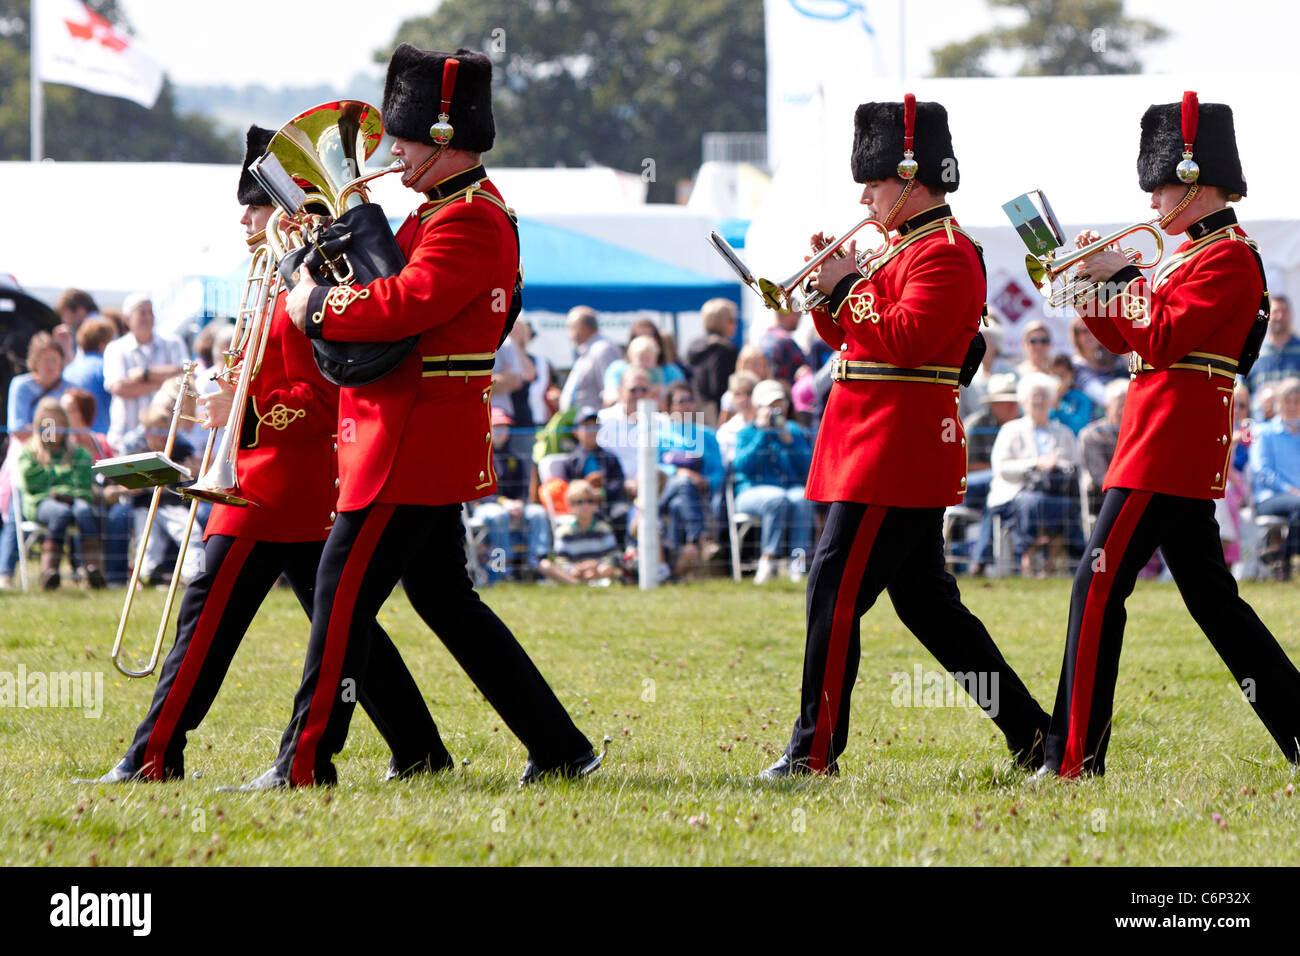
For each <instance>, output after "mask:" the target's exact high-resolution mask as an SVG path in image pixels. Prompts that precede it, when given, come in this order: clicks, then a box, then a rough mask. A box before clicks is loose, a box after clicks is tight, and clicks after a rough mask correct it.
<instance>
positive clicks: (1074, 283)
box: [1025, 218, 1165, 308]
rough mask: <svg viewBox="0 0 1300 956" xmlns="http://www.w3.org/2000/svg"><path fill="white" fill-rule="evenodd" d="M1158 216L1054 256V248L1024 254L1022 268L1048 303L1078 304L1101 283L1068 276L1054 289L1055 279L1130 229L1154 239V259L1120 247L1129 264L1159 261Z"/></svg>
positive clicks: (1146, 265) (1162, 250) (1130, 232)
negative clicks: (1061, 254)
mask: <svg viewBox="0 0 1300 956" xmlns="http://www.w3.org/2000/svg"><path fill="white" fill-rule="evenodd" d="M1159 222H1160V220H1159V219H1158V218H1156V219H1152V220H1151V221H1150V222H1139V223H1136V224H1135V225H1132V226H1128V227H1127V228H1124V229H1121V230H1119V231H1118V232H1115V233H1112V234H1111V235H1109V236H1106V237H1104V238H1102V239H1098V240H1097V241H1096V242H1094V243H1091V244H1090V245H1087V246H1084V247H1083V248H1082V249H1076V250H1074V251H1073V252H1069V253H1066V254H1065V255H1063V256H1059V257H1058V256H1057V255H1056V250H1053V251H1052V252H1049V253H1047V255H1045V256H1036V255H1034V254H1033V253H1030V254H1029V255H1027V256H1025V271H1027V272H1028V273H1029V279H1030V281H1031V282H1033V283H1034V285H1035V286H1036V287H1037V288H1038V291H1039V292H1041V293H1042V294H1043V295H1044V296H1045V297H1046V298H1047V302H1048V304H1049V305H1051V306H1053V307H1054V308H1060V307H1062V306H1064V305H1065V304H1066V303H1067V302H1073V303H1074V304H1075V305H1082V304H1083V303H1084V302H1086V301H1087V300H1088V299H1090V298H1092V297H1093V296H1095V295H1096V294H1097V290H1098V289H1099V288H1100V287H1101V283H1100V282H1093V281H1091V280H1088V279H1083V278H1079V277H1077V276H1076V277H1075V278H1068V277H1067V280H1066V281H1065V283H1064V284H1063V285H1062V286H1061V287H1060V288H1059V289H1058V288H1056V287H1055V283H1056V280H1057V279H1058V278H1061V277H1062V276H1067V274H1068V273H1069V272H1070V270H1072V269H1074V268H1075V267H1076V266H1078V265H1079V263H1081V262H1083V261H1084V260H1085V259H1087V258H1088V257H1089V256H1091V255H1095V254H1096V253H1098V252H1100V251H1101V250H1102V249H1105V248H1106V247H1107V246H1109V245H1112V244H1114V243H1118V242H1119V241H1120V240H1121V239H1123V238H1124V237H1125V236H1130V235H1133V234H1134V233H1140V232H1148V233H1150V234H1151V236H1152V238H1154V239H1155V242H1156V255H1155V258H1154V259H1150V260H1148V259H1146V258H1145V257H1144V256H1143V254H1142V252H1141V251H1140V250H1137V249H1124V250H1123V254H1124V257H1125V258H1126V259H1128V261H1129V263H1130V264H1131V265H1134V266H1136V267H1137V268H1139V269H1153V268H1155V267H1156V266H1158V265H1159V264H1160V260H1161V259H1162V258H1164V254H1165V240H1164V237H1163V236H1162V235H1161V234H1160V230H1159V228H1157V224H1158V223H1159Z"/></svg>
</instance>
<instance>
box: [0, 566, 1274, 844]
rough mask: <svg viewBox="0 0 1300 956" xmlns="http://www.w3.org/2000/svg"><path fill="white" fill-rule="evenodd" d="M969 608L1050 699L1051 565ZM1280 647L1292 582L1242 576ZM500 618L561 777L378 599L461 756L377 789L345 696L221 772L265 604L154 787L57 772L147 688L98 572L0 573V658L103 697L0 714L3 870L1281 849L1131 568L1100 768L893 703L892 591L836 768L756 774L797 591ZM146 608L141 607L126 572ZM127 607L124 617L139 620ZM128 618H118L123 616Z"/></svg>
mask: <svg viewBox="0 0 1300 956" xmlns="http://www.w3.org/2000/svg"><path fill="white" fill-rule="evenodd" d="M963 584H964V585H965V593H964V597H965V599H966V602H967V604H968V605H969V606H970V607H971V608H972V609H973V610H974V611H975V612H976V613H977V614H979V615H980V616H981V617H982V618H983V620H984V621H985V623H986V624H987V625H988V627H989V629H990V631H991V632H992V633H993V635H994V638H995V639H996V640H997V641H998V643H999V645H1000V646H1001V647H1002V649H1003V652H1004V653H1005V655H1006V656H1007V658H1008V660H1009V661H1010V662H1011V664H1012V665H1013V666H1014V667H1015V668H1016V669H1017V670H1018V671H1019V672H1020V674H1021V676H1022V677H1023V678H1024V679H1025V682H1026V683H1027V684H1028V685H1029V688H1030V690H1031V691H1033V693H1034V694H1035V696H1037V697H1038V698H1039V700H1040V702H1041V703H1043V704H1044V706H1045V707H1048V708H1049V709H1050V702H1051V700H1052V699H1053V697H1054V694H1055V691H1056V681H1057V675H1058V671H1059V667H1060V659H1061V652H1062V643H1063V640H1064V631H1065V617H1066V609H1067V603H1068V599H1069V584H1068V581H1065V580H1060V579H1058V580H1051V581H1026V582H1021V581H997V582H987V583H985V582H969V581H966V582H963ZM1243 593H1244V594H1245V596H1246V598H1247V600H1249V601H1250V602H1251V603H1252V604H1253V605H1254V606H1255V608H1256V609H1257V611H1258V612H1259V614H1260V616H1261V617H1262V618H1263V619H1264V621H1265V622H1266V623H1268V624H1269V625H1270V626H1271V627H1272V628H1273V629H1274V632H1275V633H1276V634H1277V635H1278V638H1279V640H1280V641H1281V642H1282V643H1283V646H1284V647H1285V648H1286V649H1287V651H1288V653H1289V654H1290V655H1291V657H1292V659H1300V630H1298V628H1297V621H1300V589H1296V588H1294V587H1286V586H1277V585H1267V584H1259V585H1246V586H1244V588H1243ZM486 597H487V600H488V601H489V603H490V604H492V606H493V607H494V608H495V609H496V610H497V611H498V613H499V614H501V616H502V617H503V618H504V619H505V620H506V621H507V622H508V623H510V624H511V625H512V626H513V627H514V629H515V631H516V634H517V635H518V636H519V638H520V640H521V641H522V643H523V644H524V645H525V647H527V648H528V650H529V651H530V653H532V655H533V656H534V658H535V659H536V660H537V661H538V663H539V665H540V666H541V668H542V671H543V673H545V674H546V675H547V677H548V678H549V679H550V681H551V683H552V684H553V686H554V687H555V689H556V691H557V693H558V694H559V696H560V698H561V700H562V701H563V702H564V703H565V705H566V706H567V707H568V708H569V710H570V712H571V713H572V714H573V715H574V717H575V719H576V720H577V722H578V724H579V726H580V727H582V728H583V730H584V731H586V732H587V734H588V736H590V737H591V738H592V739H593V740H598V739H599V738H600V736H601V735H603V734H606V733H608V734H610V735H611V736H612V737H613V738H614V742H613V744H612V745H611V748H610V753H609V757H608V759H607V761H606V764H605V767H604V768H603V769H602V770H601V771H600V772H599V773H598V774H596V775H595V776H593V777H591V778H589V779H588V780H586V781H582V782H578V783H568V782H561V783H551V784H546V785H543V786H538V787H534V788H531V789H528V790H525V791H518V790H517V789H516V786H515V780H516V778H517V776H518V774H519V772H520V770H521V769H522V767H523V764H524V761H525V754H524V752H523V750H522V748H521V747H520V746H519V744H518V743H517V741H515V739H514V738H513V737H512V736H511V735H509V734H508V733H507V732H506V730H505V728H504V727H503V726H502V725H501V723H500V721H499V719H498V718H497V717H496V715H495V714H494V713H493V712H492V710H491V709H490V708H489V707H488V706H487V705H486V704H485V703H484V702H483V701H482V699H481V698H480V697H479V696H478V695H477V693H476V692H475V690H474V688H473V686H472V685H471V684H470V683H469V681H468V680H467V679H466V678H465V677H464V675H463V674H462V673H461V672H460V670H459V669H458V668H457V667H456V665H455V664H454V662H453V661H452V660H451V659H450V657H449V656H448V654H447V653H446V652H445V650H444V649H443V648H442V646H441V644H440V643H438V641H437V640H436V639H435V638H434V637H433V636H432V635H431V634H430V633H429V632H428V631H427V630H425V628H424V627H423V625H422V624H421V623H420V622H419V620H418V619H417V618H416V617H415V615H414V614H413V613H412V612H411V610H410V608H409V607H408V605H407V604H406V602H405V599H404V598H400V597H399V598H397V599H394V600H393V601H390V603H389V605H388V606H387V607H386V608H385V610H384V612H383V623H384V625H385V627H386V628H387V629H388V630H389V632H390V633H391V634H392V635H393V638H394V640H395V641H396V642H397V644H398V646H399V647H400V648H401V649H402V651H403V654H404V655H405V657H406V659H407V661H408V663H409V664H410V666H411V669H412V671H413V672H414V673H415V676H416V679H417V680H418V681H419V684H420V686H421V688H422V689H423V690H424V692H425V695H426V697H427V699H428V700H429V702H430V707H431V709H432V711H433V714H434V716H435V718H436V719H437V720H438V723H439V726H440V728H441V729H442V731H443V734H444V737H445V739H446V741H447V744H448V746H449V748H450V749H451V751H452V753H453V754H454V755H455V756H456V758H457V759H461V758H464V759H467V760H468V761H469V763H468V764H467V765H465V766H462V767H460V768H458V769H457V770H456V771H455V772H454V774H452V775H450V776H444V777H443V778H440V779H437V780H428V779H425V780H418V781H414V782H410V783H399V784H391V783H389V784H385V783H383V782H382V781H381V777H382V774H383V772H384V770H385V768H386V766H387V760H388V754H387V751H386V748H385V747H384V745H383V743H382V741H381V740H380V738H379V736H378V735H377V734H376V732H375V730H374V728H373V726H371V725H370V723H369V721H368V720H367V719H366V718H365V716H364V715H363V714H362V712H361V710H360V709H358V711H357V715H356V719H355V720H354V721H353V725H352V726H353V730H352V735H351V737H350V739H349V741H348V745H347V747H346V749H345V750H344V751H343V753H342V754H341V755H340V757H339V759H338V769H339V777H340V785H339V786H338V787H336V788H333V789H320V790H314V791H293V792H288V793H271V794H254V795H241V794H218V793H216V792H215V789H214V788H215V787H216V786H217V785H219V784H224V783H232V782H236V781H239V780H240V779H242V778H244V777H248V778H251V777H252V776H254V775H256V774H257V773H260V772H261V771H262V770H264V769H265V768H266V767H267V766H268V765H269V763H270V760H271V758H272V757H273V755H274V753H275V749H276V743H277V741H278V739H279V735H280V733H281V731H282V729H283V725H284V722H285V721H286V720H287V718H288V714H289V704H290V700H291V697H292V694H293V691H294V689H295V688H296V686H297V682H298V678H299V676H300V673H301V667H302V655H303V649H304V646H305V641H306V628H305V621H304V618H303V616H302V613H301V611H300V610H299V609H298V607H297V605H296V603H295V602H294V601H293V599H292V597H291V595H290V594H289V593H288V592H287V591H277V592H276V593H275V594H273V595H272V598H271V600H270V602H269V603H268V605H267V606H266V607H265V608H264V609H263V613H262V615H261V616H260V617H259V618H258V620H257V622H256V624H255V626H254V629H253V631H252V632H251V633H250V634H249V635H248V637H247V639H246V640H245V642H244V646H243V647H242V648H241V650H240V653H239V655H238V656H237V657H236V659H235V665H234V668H233V669H232V672H231V674H230V676H229V678H228V679H227V683H226V686H225V688H224V689H223V692H222V695H221V696H220V697H219V698H218V700H217V703H216V706H215V707H214V708H213V711H212V713H211V714H210V715H209V716H208V719H207V721H206V722H205V723H204V725H203V726H202V727H201V728H199V730H198V731H197V732H196V733H194V734H193V735H191V738H190V745H189V748H188V751H187V760H188V763H187V770H188V772H189V773H190V774H192V775H193V774H196V773H197V774H198V775H199V776H198V778H197V779H188V780H186V781H185V782H183V783H179V784H165V785H160V784H151V785H134V786H127V787H95V786H85V785H76V784H73V783H72V782H71V778H73V777H75V776H81V775H98V774H100V773H102V772H104V771H105V770H107V769H108V768H109V767H111V766H112V765H113V763H115V762H116V760H117V759H118V758H119V756H120V755H121V753H122V751H123V750H124V748H125V743H126V741H127V740H128V739H129V737H130V735H131V733H132V731H133V730H134V728H135V725H136V723H137V721H138V720H139V719H140V718H141V717H142V716H143V714H144V712H145V709H146V707H147V704H148V701H149V697H150V695H151V693H152V691H153V686H154V682H153V680H152V679H147V680H144V681H127V680H125V679H124V678H121V677H120V676H119V675H117V673H116V671H114V670H113V668H112V666H111V664H110V663H109V662H108V660H107V649H108V646H109V644H110V642H111V637H112V632H113V628H114V626H115V624H116V620H117V615H118V610H119V603H120V600H121V592H120V591H119V592H108V593H102V592H101V593H81V592H75V591H74V592H65V593H60V594H55V595H15V594H4V595H0V674H11V675H12V674H16V673H17V672H18V670H19V668H20V666H21V667H23V668H25V670H26V672H27V673H28V674H32V673H34V672H52V671H57V672H64V671H93V672H101V673H102V674H103V675H104V677H103V686H104V698H105V699H104V702H103V708H102V715H101V716H99V717H97V718H91V717H87V716H85V715H84V714H83V712H82V711H80V710H76V709H70V708H53V707H44V708H30V707H29V708H25V709H20V708H16V707H12V706H5V707H0V736H2V739H3V744H0V801H2V803H3V811H0V862H2V863H3V864H5V865H12V864H62V865H86V864H99V865H125V864H143V865H151V864H204V863H207V864H333V863H341V864H352V865H358V864H361V865H365V864H408V863H438V864H457V863H471V864H478V863H487V864H521V863H522V864H554V863H559V864H800V865H817V864H904V865H911V864H921V865H929V864H973V863H975V864H978V863H993V864H1069V865H1095V864H1102V865H1110V864H1118V865H1137V864H1148V865H1150V864H1154V865H1161V864H1185V865H1235V864H1245V865H1264V864H1294V863H1296V862H1297V860H1298V858H1300V851H1297V842H1296V833H1297V832H1300V795H1297V796H1292V793H1293V789H1294V788H1300V778H1297V777H1295V776H1293V774H1292V768H1291V766H1290V765H1289V764H1287V763H1286V762H1285V761H1284V760H1283V758H1282V756H1281V754H1280V752H1279V751H1278V750H1277V748H1276V747H1275V745H1274V744H1273V741H1272V739H1271V738H1270V737H1269V736H1268V735H1267V733H1266V732H1265V731H1264V729H1263V727H1262V726H1261V725H1260V724H1259V722H1258V721H1257V720H1256V719H1255V717H1254V714H1253V712H1252V711H1251V709H1250V707H1249V706H1248V704H1247V703H1246V702H1245V700H1244V699H1243V697H1242V694H1241V692H1240V691H1239V690H1238V689H1237V688H1236V687H1235V685H1234V684H1233V682H1232V678H1231V677H1230V675H1229V674H1228V672H1227V670H1226V669H1225V668H1224V667H1223V665H1222V664H1221V663H1220V661H1219V660H1218V658H1217V657H1216V656H1215V655H1214V652H1213V651H1212V650H1211V649H1210V647H1209V644H1208V642H1206V641H1205V640H1204V638H1203V637H1202V635H1201V634H1200V632H1199V631H1198V630H1197V628H1196V626H1195V625H1194V624H1193V623H1192V621H1191V619H1190V618H1189V617H1188V615H1187V613H1186V612H1185V610H1184V609H1183V607H1182V603H1181V601H1180V599H1179V597H1178V594H1177V591H1176V590H1175V589H1174V588H1173V586H1172V585H1162V584H1152V583H1147V582H1143V583H1141V584H1140V585H1139V589H1138V592H1137V594H1136V595H1135V596H1134V598H1133V599H1132V600H1131V601H1130V604H1129V628H1128V634H1127V646H1126V648H1125V652H1124V658H1123V660H1122V662H1121V669H1120V684H1119V687H1118V690H1117V694H1116V719H1115V729H1114V732H1113V735H1112V741H1111V748H1110V754H1109V759H1108V762H1107V764H1108V766H1107V771H1108V773H1107V776H1106V777H1105V778H1103V779H1092V780H1085V781H1083V782H1079V783H1062V782H1053V783H1051V784H1049V785H1047V786H1045V787H1042V788H1040V789H1038V790H1031V789H1029V788H1027V787H1026V786H1025V783H1024V781H1025V779H1026V778H1025V776H1024V774H1023V773H1022V772H1019V771H1017V770H1015V769H1014V768H1013V766H1012V765H1011V762H1010V760H1009V759H1008V757H1007V755H1006V751H1005V749H1004V747H1003V745H1002V740H1001V736H1000V735H999V734H998V733H997V732H996V729H995V728H994V726H993V725H992V723H991V722H989V721H987V719H986V718H985V717H984V716H983V715H982V714H981V713H980V712H979V711H978V710H976V709H973V708H971V707H940V706H921V707H903V706H895V702H894V700H893V698H895V697H896V696H897V695H896V693H895V691H896V685H895V682H894V681H892V680H891V676H890V675H891V674H892V673H905V674H911V673H913V671H914V668H915V667H916V666H917V665H920V666H921V667H923V668H925V669H926V670H933V669H935V666H936V665H935V663H934V661H933V660H932V659H931V658H929V656H928V655H927V654H926V653H925V652H924V651H923V650H922V649H921V647H920V645H919V644H918V643H917V642H916V641H915V639H914V638H912V637H911V635H910V634H909V633H907V632H906V631H905V630H904V629H903V628H902V626H901V625H900V624H899V623H898V620H897V618H896V617H895V616H894V613H893V611H892V609H891V608H889V606H888V604H887V603H885V604H880V605H877V607H876V608H874V609H873V610H872V611H871V612H870V613H869V614H868V615H867V617H866V618H865V619H864V622H863V663H862V667H861V669H860V671H859V679H858V685H857V689H856V691H855V694H854V698H853V724H852V728H851V731H850V734H851V736H850V744H849V749H848V751H847V752H846V754H845V756H844V758H843V760H842V769H843V771H844V773H843V775H842V776H840V777H839V778H832V779H807V778H803V779H796V780H792V781H788V782H785V783H782V784H777V785H771V784H768V785H763V784H759V783H756V782H754V780H753V776H754V774H755V773H756V772H757V771H758V770H760V769H761V768H762V767H764V766H765V765H766V764H767V763H769V762H770V761H771V760H772V759H774V757H775V756H776V755H777V754H778V753H779V752H780V750H781V748H782V747H783V746H784V743H785V741H786V739H787V736H788V734H789V730H790V725H791V721H792V719H793V717H794V713H795V710H796V708H797V704H798V693H799V674H800V666H801V661H802V652H803V627H802V608H803V593H802V590H800V589H798V588H796V587H795V586H793V585H789V584H785V583H783V584H781V585H777V586H775V587H769V588H767V589H763V590H759V589H756V588H754V587H753V586H752V585H751V584H749V583H745V584H743V585H735V584H732V583H731V582H723V581H716V582H706V583H698V584H692V585H687V586H675V587H668V588H664V589H661V590H659V591H656V592H651V593H648V594H643V593H641V592H638V591H636V590H633V589H628V588H621V587H616V588H609V589H599V590H597V589H568V590H562V589H556V588H535V587H534V588H525V587H512V586H506V587H501V588H497V589H495V590H492V591H490V592H487V595H486ZM145 602H146V604H152V605H153V606H159V605H160V604H161V596H160V595H156V594H153V593H150V594H148V595H146V596H145ZM145 617H146V615H145V614H143V613H142V614H141V615H140V617H139V618H138V620H140V621H141V622H143V621H144V620H145ZM142 629H143V626H142Z"/></svg>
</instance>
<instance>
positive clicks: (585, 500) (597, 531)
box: [540, 478, 623, 584]
mask: <svg viewBox="0 0 1300 956" xmlns="http://www.w3.org/2000/svg"><path fill="white" fill-rule="evenodd" d="M564 500H565V504H567V505H568V506H569V514H567V515H564V516H563V517H561V518H559V519H558V520H557V521H556V525H555V557H554V558H542V560H541V563H540V568H541V572H542V574H543V575H545V576H546V577H547V578H548V579H549V580H551V581H559V582H561V583H563V584H584V583H585V584H596V583H598V582H601V581H611V580H613V579H615V578H618V577H621V576H622V573H623V572H622V569H621V567H620V565H619V560H618V559H619V548H618V541H617V539H615V537H614V529H613V528H611V527H610V526H609V523H608V522H606V521H604V520H602V519H601V518H600V516H599V515H598V514H597V509H598V508H599V507H600V506H601V504H602V503H603V502H602V499H601V497H600V493H599V491H598V490H597V489H596V488H595V486H593V485H592V484H590V483H589V482H586V481H583V480H582V479H581V478H578V479H575V480H574V481H571V482H569V487H568V488H567V489H566V490H565V492H564Z"/></svg>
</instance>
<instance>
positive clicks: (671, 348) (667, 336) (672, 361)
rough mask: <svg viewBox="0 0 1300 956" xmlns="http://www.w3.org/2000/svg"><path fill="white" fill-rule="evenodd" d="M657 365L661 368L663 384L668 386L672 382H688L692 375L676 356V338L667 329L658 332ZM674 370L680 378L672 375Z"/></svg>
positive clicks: (689, 369)
mask: <svg viewBox="0 0 1300 956" xmlns="http://www.w3.org/2000/svg"><path fill="white" fill-rule="evenodd" d="M659 364H660V365H661V366H662V367H663V370H664V382H665V383H666V384H668V385H671V384H673V383H674V382H689V381H690V380H691V375H693V374H694V372H693V371H692V369H691V367H690V366H689V365H687V364H686V363H685V362H683V361H682V359H681V356H679V355H678V354H677V336H675V335H673V333H672V332H670V331H669V330H668V329H660V330H659ZM674 370H675V371H676V372H677V373H678V375H680V376H681V377H680V378H679V377H678V375H674V374H673V371H674Z"/></svg>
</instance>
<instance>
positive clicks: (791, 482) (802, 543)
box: [732, 379, 813, 584]
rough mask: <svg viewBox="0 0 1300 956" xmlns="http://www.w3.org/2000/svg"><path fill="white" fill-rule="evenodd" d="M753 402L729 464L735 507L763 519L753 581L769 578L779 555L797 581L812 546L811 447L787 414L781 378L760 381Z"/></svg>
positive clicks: (763, 580) (761, 581)
mask: <svg viewBox="0 0 1300 956" xmlns="http://www.w3.org/2000/svg"><path fill="white" fill-rule="evenodd" d="M753 403H754V407H755V408H756V409H757V410H758V411H757V413H756V414H755V416H754V421H753V423H752V424H749V425H746V426H745V427H744V428H742V429H741V430H740V434H739V435H737V436H736V457H735V459H734V460H733V465H732V467H733V470H734V472H735V486H736V509H737V510H738V511H742V512H746V513H748V514H757V515H760V516H761V518H762V531H761V538H762V556H761V557H760V558H759V562H758V572H757V573H756V574H755V575H754V583H755V584H762V583H764V582H765V581H767V580H768V579H770V578H771V577H772V576H773V575H774V574H775V573H776V570H777V564H778V561H779V560H780V558H781V557H782V556H783V555H789V556H790V557H791V558H792V559H793V560H792V561H791V562H790V580H792V581H799V580H801V579H802V578H803V575H804V569H805V566H806V564H807V558H808V555H810V554H811V553H812V545H813V506H812V503H811V502H810V501H808V500H807V499H806V498H804V496H803V488H804V481H805V480H806V479H807V478H808V467H809V465H811V464H812V447H811V446H810V445H809V444H808V436H807V435H806V434H805V433H804V430H803V429H802V428H800V427H799V426H798V425H796V424H795V423H793V422H791V421H788V420H787V419H786V409H787V403H786V394H785V388H784V387H783V386H782V385H781V383H780V382H777V381H774V380H772V379H769V380H767V381H765V382H759V383H758V384H757V385H756V386H754V392H753ZM783 542H784V543H785V544H786V545H787V549H785V550H783V549H782V543H783Z"/></svg>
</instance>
